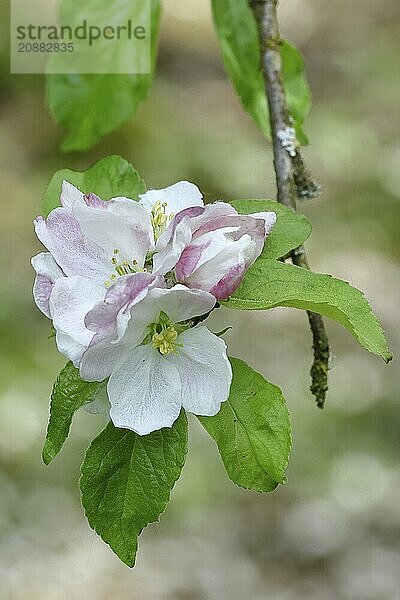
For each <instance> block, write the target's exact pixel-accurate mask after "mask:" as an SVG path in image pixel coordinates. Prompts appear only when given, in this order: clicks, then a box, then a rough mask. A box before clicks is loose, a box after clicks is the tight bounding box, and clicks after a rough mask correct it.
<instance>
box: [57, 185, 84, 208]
mask: <svg viewBox="0 0 400 600" xmlns="http://www.w3.org/2000/svg"><path fill="white" fill-rule="evenodd" d="M60 200H61V206H63V207H64V208H71V207H72V206H73V205H74V204H84V203H85V200H84V194H82V192H81V191H80V190H79V189H78V188H77V187H75V186H74V185H72V183H70V182H69V181H66V180H65V179H63V182H62V184H61V197H60Z"/></svg>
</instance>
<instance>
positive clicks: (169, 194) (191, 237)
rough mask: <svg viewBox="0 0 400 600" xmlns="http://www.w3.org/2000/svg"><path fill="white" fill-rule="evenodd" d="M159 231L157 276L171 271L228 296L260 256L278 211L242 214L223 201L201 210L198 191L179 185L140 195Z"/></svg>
mask: <svg viewBox="0 0 400 600" xmlns="http://www.w3.org/2000/svg"><path fill="white" fill-rule="evenodd" d="M141 203H142V204H143V206H145V208H146V209H147V210H148V211H151V214H152V221H153V224H154V223H155V227H156V229H155V230H156V236H155V242H156V253H155V255H154V257H153V265H154V267H153V272H154V273H159V274H162V275H164V274H165V273H167V272H168V271H171V270H173V272H174V275H175V279H176V281H177V282H179V283H184V284H185V285H187V286H188V287H190V288H195V289H201V290H205V291H208V292H210V293H212V294H213V295H214V296H215V297H216V298H217V299H224V298H227V297H228V296H230V295H231V294H232V293H233V292H234V291H235V290H236V288H237V287H238V286H239V285H240V283H241V281H242V279H243V276H244V274H245V272H246V270H247V269H248V268H249V267H250V265H252V264H253V262H254V261H255V260H256V258H257V257H258V256H259V255H260V254H261V251H262V249H263V246H264V242H265V238H266V236H267V235H268V234H269V232H270V231H271V229H272V227H273V225H274V223H275V221H276V214H275V213H274V212H265V213H255V214H252V215H239V214H238V213H237V211H236V210H235V209H234V208H233V207H232V206H231V205H230V204H226V203H224V202H217V203H214V204H209V205H207V206H204V205H203V201H202V195H201V193H200V191H199V190H198V188H197V187H196V186H195V185H193V184H190V183H188V182H180V183H177V184H175V185H173V186H170V187H168V188H166V189H164V190H152V191H150V192H147V193H146V194H143V195H142V196H141Z"/></svg>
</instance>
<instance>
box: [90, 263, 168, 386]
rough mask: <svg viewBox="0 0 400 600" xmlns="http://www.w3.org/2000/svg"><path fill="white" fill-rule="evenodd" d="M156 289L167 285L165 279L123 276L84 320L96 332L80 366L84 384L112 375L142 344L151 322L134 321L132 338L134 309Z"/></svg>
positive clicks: (148, 274)
mask: <svg viewBox="0 0 400 600" xmlns="http://www.w3.org/2000/svg"><path fill="white" fill-rule="evenodd" d="M154 286H165V282H164V279H163V278H162V277H159V276H155V275H151V274H150V273H134V274H132V275H126V276H124V277H121V278H120V279H119V280H117V281H116V282H115V284H114V285H113V286H112V287H111V288H110V289H109V290H108V291H107V294H106V296H105V298H104V301H103V302H100V303H99V304H97V305H96V306H95V307H94V308H93V309H92V310H91V311H89V312H88V313H87V315H86V317H85V326H86V327H87V328H88V329H89V330H90V331H92V332H95V335H94V336H93V338H92V340H91V342H90V344H89V346H88V348H87V350H86V351H85V352H84V354H83V356H82V360H81V364H80V375H81V377H82V379H85V381H103V379H106V378H107V377H109V376H110V374H111V372H112V370H113V368H114V366H115V364H116V363H117V362H118V360H120V358H121V355H122V354H124V352H125V351H126V350H127V348H128V349H129V348H130V349H132V348H134V347H135V346H136V345H137V344H139V343H140V342H141V341H142V340H143V338H144V336H145V331H146V327H147V325H148V324H149V322H150V321H146V318H145V317H144V318H142V319H135V320H134V323H133V324H132V327H131V331H130V335H129V336H128V337H127V339H125V334H126V330H127V328H128V326H129V324H130V321H131V317H132V309H133V308H134V307H135V305H137V304H138V303H140V302H141V301H142V300H144V298H146V296H147V294H148V293H149V291H150V290H151V289H152V288H153V287H154Z"/></svg>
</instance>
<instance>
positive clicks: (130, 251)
mask: <svg viewBox="0 0 400 600" xmlns="http://www.w3.org/2000/svg"><path fill="white" fill-rule="evenodd" d="M105 204H107V208H106V209H104V208H101V209H99V208H94V207H93V206H88V205H86V204H84V205H81V204H79V205H75V206H74V207H72V213H73V215H74V217H75V218H76V220H77V221H78V222H79V225H80V228H81V230H82V233H83V234H84V236H85V238H87V239H88V240H90V241H91V242H92V243H95V244H96V245H97V246H98V247H100V248H102V250H103V252H104V254H105V256H106V265H107V266H108V269H109V272H112V271H113V269H114V267H113V264H112V260H113V259H117V260H118V263H121V262H123V261H124V260H126V261H128V263H130V264H132V261H136V263H137V265H138V266H139V267H140V268H141V267H143V264H144V261H145V258H146V254H147V252H148V251H149V249H150V248H151V247H152V245H153V229H152V226H151V221H150V217H149V215H148V214H147V212H146V211H145V209H144V208H143V207H142V206H140V204H138V202H135V201H133V200H129V199H128V198H114V199H112V200H110V201H109V202H107V203H105ZM116 251H117V253H116Z"/></svg>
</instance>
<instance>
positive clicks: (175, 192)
mask: <svg viewBox="0 0 400 600" xmlns="http://www.w3.org/2000/svg"><path fill="white" fill-rule="evenodd" d="M139 198H140V204H142V206H144V207H145V209H146V210H147V211H148V212H149V213H150V212H151V211H152V210H153V206H154V205H155V204H156V202H161V203H164V202H165V203H166V205H167V206H166V214H167V215H171V214H172V215H176V214H177V213H179V212H180V211H181V210H184V209H185V208H189V207H192V206H203V194H202V193H201V192H200V190H199V188H198V187H197V186H196V185H194V183H190V182H189V181H178V183H174V184H173V185H170V186H169V187H167V188H164V189H161V190H149V191H148V192H146V193H145V194H141V195H140V196H139Z"/></svg>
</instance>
